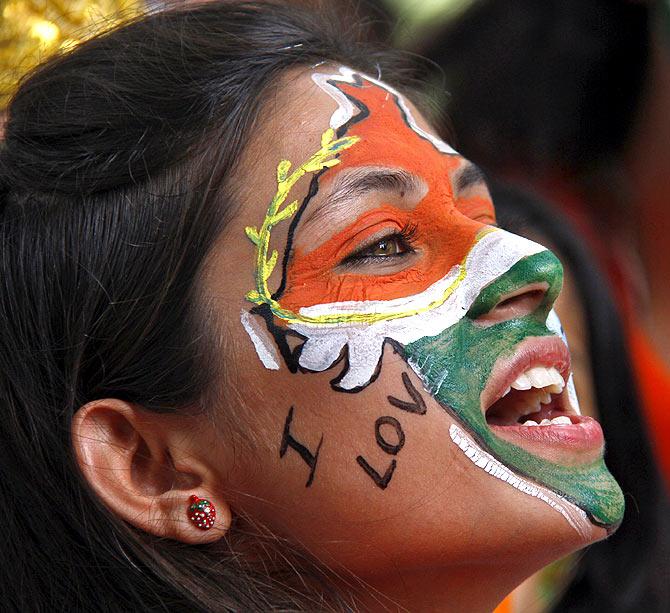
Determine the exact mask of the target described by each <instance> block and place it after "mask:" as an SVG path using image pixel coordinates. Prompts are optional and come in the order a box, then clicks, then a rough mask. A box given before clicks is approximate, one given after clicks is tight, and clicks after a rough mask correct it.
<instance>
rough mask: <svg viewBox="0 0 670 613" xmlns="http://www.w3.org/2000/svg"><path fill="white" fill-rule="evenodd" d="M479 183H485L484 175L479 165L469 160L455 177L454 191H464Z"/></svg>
mask: <svg viewBox="0 0 670 613" xmlns="http://www.w3.org/2000/svg"><path fill="white" fill-rule="evenodd" d="M480 184H483V185H486V175H485V174H484V171H483V170H482V169H481V168H480V167H479V166H477V165H475V164H472V163H471V162H470V163H468V165H467V166H464V167H463V169H462V170H461V171H460V173H459V174H458V177H456V181H455V182H454V192H455V193H459V192H464V191H465V190H466V189H468V188H470V187H473V186H474V185H480Z"/></svg>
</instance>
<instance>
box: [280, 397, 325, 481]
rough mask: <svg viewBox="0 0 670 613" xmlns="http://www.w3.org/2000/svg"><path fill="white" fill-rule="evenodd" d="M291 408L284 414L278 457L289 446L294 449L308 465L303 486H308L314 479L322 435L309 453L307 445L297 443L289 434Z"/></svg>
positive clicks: (281, 456) (283, 453)
mask: <svg viewBox="0 0 670 613" xmlns="http://www.w3.org/2000/svg"><path fill="white" fill-rule="evenodd" d="M293 410H294V407H291V408H290V409H289V412H288V415H287V416H286V421H285V422H284V432H283V434H282V439H281V445H280V447H279V457H280V458H283V457H284V456H285V455H286V452H287V451H288V448H289V447H290V448H291V449H293V450H294V451H296V452H297V453H298V455H299V456H300V457H301V458H302V459H303V460H304V462H305V464H307V466H309V477H308V478H307V483H305V487H309V486H310V485H312V481H314V472H315V471H316V463H317V461H318V460H319V452H320V451H321V444H322V443H323V435H322V436H321V439H320V440H319V444H318V445H317V447H316V451H315V452H314V453H311V452H310V451H309V449H307V447H305V446H304V445H303V444H302V443H299V442H298V441H297V440H296V439H295V438H293V436H292V435H291V423H292V422H293Z"/></svg>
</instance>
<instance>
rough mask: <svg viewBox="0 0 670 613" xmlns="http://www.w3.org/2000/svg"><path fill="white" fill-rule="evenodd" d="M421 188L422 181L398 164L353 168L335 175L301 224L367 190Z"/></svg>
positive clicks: (415, 190)
mask: <svg viewBox="0 0 670 613" xmlns="http://www.w3.org/2000/svg"><path fill="white" fill-rule="evenodd" d="M423 189H424V182H423V181H422V180H421V179H420V178H419V177H417V176H416V175H413V174H411V173H409V172H407V171H406V170H402V169H401V168H357V169H354V170H352V171H351V172H349V173H347V174H345V175H342V176H340V177H338V178H337V179H336V180H335V182H334V183H333V187H332V189H331V191H330V193H329V194H328V195H327V196H326V197H325V198H324V200H323V201H322V202H320V203H319V204H318V205H317V206H315V207H314V208H313V209H312V210H311V211H309V214H308V215H306V216H305V219H304V220H303V227H306V226H310V225H313V224H316V223H318V222H322V221H323V222H325V221H327V220H326V219H323V218H324V217H325V215H326V213H327V215H328V216H330V215H332V214H333V213H336V212H337V210H338V209H339V208H341V207H342V206H343V205H344V204H348V203H349V202H350V201H351V200H352V199H355V198H360V197H361V196H365V195H366V194H368V193H370V192H395V193H398V194H400V195H401V196H404V195H405V194H406V193H409V194H416V193H419V192H421V191H422V190H423Z"/></svg>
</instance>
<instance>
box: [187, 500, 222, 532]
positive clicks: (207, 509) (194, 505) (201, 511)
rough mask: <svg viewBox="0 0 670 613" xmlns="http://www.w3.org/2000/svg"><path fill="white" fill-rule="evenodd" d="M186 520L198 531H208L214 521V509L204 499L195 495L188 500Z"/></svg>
mask: <svg viewBox="0 0 670 613" xmlns="http://www.w3.org/2000/svg"><path fill="white" fill-rule="evenodd" d="M188 501H189V504H190V506H189V507H188V518H189V519H190V520H191V521H192V522H193V524H194V525H195V526H196V527H198V528H200V530H209V529H210V528H211V527H212V526H213V525H214V521H215V520H216V508H215V507H214V505H213V504H212V503H211V502H210V501H209V500H207V499H205V498H198V497H197V496H196V495H195V494H193V496H191V497H190V498H189V499H188Z"/></svg>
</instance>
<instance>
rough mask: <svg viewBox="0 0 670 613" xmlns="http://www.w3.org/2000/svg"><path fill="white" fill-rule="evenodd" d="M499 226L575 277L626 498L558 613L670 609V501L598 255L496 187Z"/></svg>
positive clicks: (613, 462)
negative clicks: (534, 238) (551, 255)
mask: <svg viewBox="0 0 670 613" xmlns="http://www.w3.org/2000/svg"><path fill="white" fill-rule="evenodd" d="M491 195H492V196H493V201H494V203H495V206H496V214H497V216H498V222H499V224H500V225H501V226H502V227H504V228H505V229H507V230H509V231H511V232H515V233H517V234H521V235H527V234H528V233H532V234H534V235H538V234H539V235H540V241H541V240H542V239H546V240H547V241H549V243H550V244H551V247H552V249H555V251H556V255H557V256H558V257H559V258H560V259H561V261H562V262H563V263H564V264H565V265H566V268H567V269H568V270H569V271H570V272H571V273H572V276H573V278H574V282H575V285H576V289H577V292H578V295H579V298H580V302H581V304H582V306H583V308H584V313H585V323H586V329H587V331H588V339H587V343H588V349H589V355H590V367H591V372H592V375H593V384H594V391H595V397H596V404H597V407H598V410H599V416H598V418H599V421H600V423H601V425H602V428H603V432H604V434H605V440H606V442H607V452H606V456H605V460H606V462H607V466H608V468H609V469H610V471H611V473H612V474H613V475H614V477H615V479H616V480H617V481H618V483H619V485H620V486H621V488H622V490H623V492H624V495H625V496H626V512H625V515H624V519H623V522H622V524H621V527H620V528H619V530H618V531H617V532H616V533H615V534H614V535H613V536H612V537H610V538H609V539H607V540H605V541H601V542H599V543H596V544H595V545H592V546H591V547H589V548H588V549H587V550H586V551H585V552H584V553H583V554H580V559H579V562H578V565H577V568H576V569H575V576H574V579H573V581H572V582H571V583H570V585H569V587H568V589H567V591H566V592H565V593H564V594H563V596H562V597H561V599H560V601H559V602H558V603H556V604H555V606H554V609H553V610H554V611H555V612H556V613H559V612H560V613H568V612H569V613H587V612H592V611H611V612H613V613H624V612H626V613H629V612H632V611H667V610H670V584H668V581H667V569H668V564H669V563H670V503H669V501H668V497H667V495H666V492H665V489H664V487H663V484H662V483H661V480H660V476H659V474H658V471H657V469H656V461H655V458H654V454H653V451H652V448H651V444H650V442H649V441H650V439H649V435H648V433H647V430H646V425H645V422H644V418H643V415H642V411H641V406H640V400H639V397H638V393H637V389H636V385H635V378H634V374H633V371H632V367H631V361H630V355H629V351H628V347H627V344H626V339H625V337H624V333H623V326H622V323H621V319H620V316H619V312H618V310H617V307H616V305H615V303H614V300H613V298H612V296H611V294H610V291H609V288H608V286H607V283H606V281H605V280H604V275H603V273H602V272H601V271H600V270H599V269H598V266H597V264H596V263H595V258H594V257H593V255H592V254H591V253H590V252H589V250H588V248H587V247H586V246H585V245H584V243H583V242H582V241H580V239H579V235H578V233H577V231H576V230H575V228H574V227H572V225H571V224H570V223H569V221H568V220H567V219H565V218H564V216H562V215H561V214H560V213H558V212H557V211H555V210H554V209H553V208H552V207H551V206H550V205H549V204H547V203H545V202H543V201H542V200H540V199H539V198H538V197H536V196H534V195H532V194H530V193H528V192H523V191H521V190H519V189H517V188H514V187H511V186H507V185H504V184H501V183H496V182H492V183H491Z"/></svg>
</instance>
